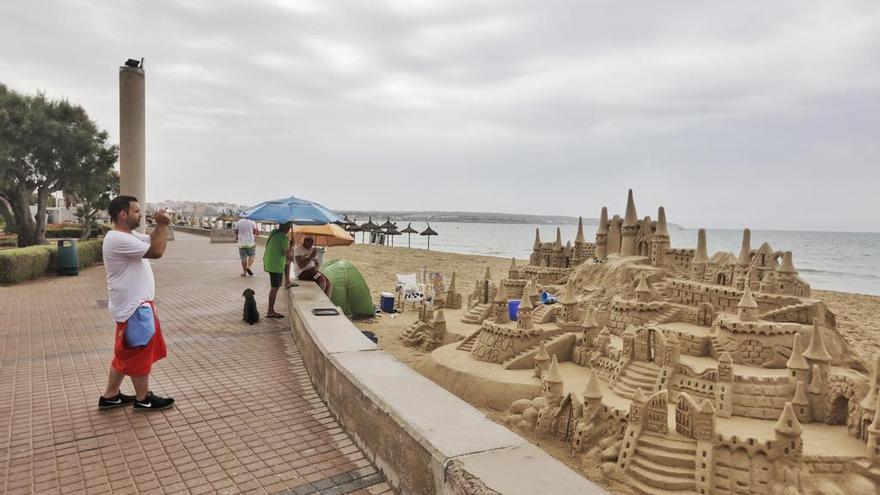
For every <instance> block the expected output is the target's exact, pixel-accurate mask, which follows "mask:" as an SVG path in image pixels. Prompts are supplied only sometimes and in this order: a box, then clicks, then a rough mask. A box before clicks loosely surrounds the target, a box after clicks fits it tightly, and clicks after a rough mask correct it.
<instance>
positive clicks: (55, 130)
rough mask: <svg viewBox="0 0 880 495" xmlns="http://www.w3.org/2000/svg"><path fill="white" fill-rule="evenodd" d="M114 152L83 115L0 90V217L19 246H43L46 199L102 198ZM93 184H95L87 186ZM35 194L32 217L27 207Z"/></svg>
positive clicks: (69, 107) (73, 109)
mask: <svg viewBox="0 0 880 495" xmlns="http://www.w3.org/2000/svg"><path fill="white" fill-rule="evenodd" d="M116 154H117V151H116V147H115V146H112V145H110V144H109V143H108V138H107V133H106V132H104V131H101V130H99V129H98V127H97V125H96V124H95V123H94V122H93V121H92V120H91V119H90V118H89V116H88V114H86V111H85V110H83V108H82V107H80V106H78V105H72V104H71V103H69V102H68V101H66V100H49V99H47V98H46V96H45V95H43V94H39V93H38V94H36V95H32V96H31V95H22V94H19V93H16V92H15V91H12V90H10V89H8V88H7V87H6V86H5V85H2V84H0V217H2V218H3V220H4V221H5V222H6V224H7V230H9V231H11V232H15V233H17V234H18V240H19V246H30V245H32V244H42V243H45V242H46V209H47V206H48V200H49V196H50V195H51V194H52V193H53V192H55V191H66V192H68V193H73V192H74V191H77V192H76V194H78V195H82V196H83V197H85V196H91V197H94V196H100V195H99V194H97V193H93V190H94V189H100V188H101V187H104V188H105V189H106V188H107V187H108V181H109V180H110V176H109V174H108V173H106V172H101V171H102V170H106V168H107V164H108V162H109V166H110V167H112V164H113V163H114V162H115V161H116ZM91 182H95V184H91ZM34 194H36V207H37V213H36V215H31V213H30V208H29V204H30V203H31V196H32V195H34Z"/></svg>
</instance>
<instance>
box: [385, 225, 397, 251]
mask: <svg viewBox="0 0 880 495" xmlns="http://www.w3.org/2000/svg"><path fill="white" fill-rule="evenodd" d="M385 235H387V236H388V238H389V239H391V245H392V246H393V245H394V236H396V235H400V231H399V230H397V225H394V224H391V227H388V228H387V229H385Z"/></svg>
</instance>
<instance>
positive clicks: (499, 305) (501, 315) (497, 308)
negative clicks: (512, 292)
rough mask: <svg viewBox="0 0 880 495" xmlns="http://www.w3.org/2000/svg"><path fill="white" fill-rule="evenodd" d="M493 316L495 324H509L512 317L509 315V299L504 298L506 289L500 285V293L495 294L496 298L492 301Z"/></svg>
mask: <svg viewBox="0 0 880 495" xmlns="http://www.w3.org/2000/svg"><path fill="white" fill-rule="evenodd" d="M492 314H493V315H494V319H495V323H499V324H501V323H509V322H510V316H509V315H508V313H507V298H506V297H505V296H504V288H503V287H502V286H501V284H498V291H497V292H495V298H494V299H492Z"/></svg>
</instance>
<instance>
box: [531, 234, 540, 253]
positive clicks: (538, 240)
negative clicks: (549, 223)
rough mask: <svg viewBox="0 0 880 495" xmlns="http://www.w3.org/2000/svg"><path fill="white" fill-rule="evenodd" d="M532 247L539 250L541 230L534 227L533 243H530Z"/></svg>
mask: <svg viewBox="0 0 880 495" xmlns="http://www.w3.org/2000/svg"><path fill="white" fill-rule="evenodd" d="M532 249H534V250H536V251H537V250H539V249H541V230H540V229H535V243H534V244H532Z"/></svg>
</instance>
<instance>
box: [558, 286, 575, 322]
mask: <svg viewBox="0 0 880 495" xmlns="http://www.w3.org/2000/svg"><path fill="white" fill-rule="evenodd" d="M559 304H562V314H561V315H560V318H559V319H560V321H562V322H563V323H570V322H576V321H577V317H578V309H577V295H576V289H575V287H574V280H573V279H571V278H569V279H568V283H566V284H565V290H564V291H563V292H562V296H560V298H559Z"/></svg>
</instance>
